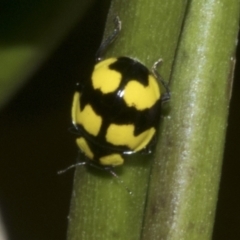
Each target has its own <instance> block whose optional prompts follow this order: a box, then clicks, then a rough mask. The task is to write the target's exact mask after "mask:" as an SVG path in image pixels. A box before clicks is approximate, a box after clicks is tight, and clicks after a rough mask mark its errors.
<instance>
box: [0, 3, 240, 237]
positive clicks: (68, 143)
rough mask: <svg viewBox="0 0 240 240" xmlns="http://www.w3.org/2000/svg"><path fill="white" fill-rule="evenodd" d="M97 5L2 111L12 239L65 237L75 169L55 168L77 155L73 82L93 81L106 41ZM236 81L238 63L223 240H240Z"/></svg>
mask: <svg viewBox="0 0 240 240" xmlns="http://www.w3.org/2000/svg"><path fill="white" fill-rule="evenodd" d="M97 2H98V3H96V4H95V5H94V6H92V8H91V9H90V10H89V12H88V13H87V14H86V15H85V18H84V19H82V20H81V22H79V24H78V25H77V26H76V27H75V28H74V29H73V31H72V32H71V34H70V36H69V37H68V38H67V39H66V40H65V42H64V43H63V44H62V45H61V46H60V47H59V48H58V49H57V50H56V51H55V52H54V53H53V54H52V56H51V58H50V59H48V61H47V62H45V64H44V65H43V66H42V67H41V69H39V70H38V71H37V72H36V73H35V75H34V76H33V77H32V78H31V79H30V80H29V81H28V83H27V84H26V85H25V86H24V87H23V88H22V89H21V90H20V91H19V92H18V94H17V95H16V96H15V98H14V99H12V101H11V102H9V103H8V105H7V106H6V107H5V108H4V109H3V110H2V111H1V112H0V146H1V148H0V149H1V151H0V156H1V157H0V158H1V160H0V195H1V199H0V204H1V210H2V215H3V218H4V220H5V226H6V227H7V231H8V233H9V234H10V239H18V240H32V239H34V240H40V239H41V240H42V239H45V240H48V239H49V240H53V239H54V240H55V239H58V240H61V239H66V231H67V215H68V211H69V203H70V197H71V190H72V181H73V171H69V172H68V173H66V174H63V175H60V176H59V175H57V171H58V170H60V169H63V168H65V167H66V166H69V165H70V164H71V163H73V162H74V161H75V159H76V154H77V147H76V146H75V140H74V136H72V135H71V134H70V133H69V131H68V127H70V126H71V118H70V108H71V102H72V96H73V92H74V89H75V83H76V82H78V81H79V80H80V81H81V80H82V79H86V78H88V76H89V74H90V72H91V70H92V69H91V68H92V66H93V65H94V55H95V53H96V50H97V48H98V46H99V43H100V42H101V38H102V32H103V29H104V23H105V17H106V11H107V9H108V7H103V6H102V5H101V1H97ZM107 4H108V3H107ZM96 12H98V13H100V14H95V13H96ZM237 55H239V51H238V54H237ZM238 78H239V63H238V62H237V65H236V73H235V82H234V86H233V95H232V100H231V106H230V115H229V127H228V131H227V139H226V149H225V154H224V162H223V173H222V180H221V186H220V195H219V202H218V207H217V214H216V224H215V228H214V235H213V239H218V240H221V239H224V240H225V239H240V228H239V224H240V207H239V206H240V204H239V202H240V195H239V183H240V174H239V167H240V166H239V161H238V157H239V155H240V147H239V134H240V127H239V125H238V123H239V122H240V121H239V120H240V119H239V118H240V115H239V111H238V107H237V106H238V102H239V101H240V99H239V98H240V95H239V94H238V93H239V91H240V84H239V81H238Z"/></svg>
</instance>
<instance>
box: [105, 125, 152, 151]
mask: <svg viewBox="0 0 240 240" xmlns="http://www.w3.org/2000/svg"><path fill="white" fill-rule="evenodd" d="M155 131H156V130H155V128H153V127H152V128H150V129H148V130H146V131H144V132H142V133H141V134H139V135H137V136H134V125H131V124H129V125H117V124H111V125H110V126H109V128H108V129H107V134H106V140H107V141H108V142H109V143H112V144H114V145H126V146H128V147H129V148H131V149H132V150H134V151H136V152H137V151H140V150H141V149H143V148H144V147H146V146H147V144H148V143H149V142H150V140H151V139H152V137H153V135H154V134H155Z"/></svg>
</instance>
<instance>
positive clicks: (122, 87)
mask: <svg viewBox="0 0 240 240" xmlns="http://www.w3.org/2000/svg"><path fill="white" fill-rule="evenodd" d="M120 29H121V22H120V20H119V18H118V17H116V19H115V30H114V32H113V34H112V35H111V36H109V37H108V38H107V40H106V41H105V42H103V44H102V45H101V46H100V48H99V50H98V52H97V55H96V60H97V64H96V65H95V67H94V70H93V72H92V76H91V79H89V81H86V82H85V84H84V85H80V84H79V85H78V87H79V89H78V90H77V91H76V92H75V93H74V98H73V104H72V122H73V125H74V128H75V130H76V132H77V134H78V135H79V137H78V138H77V140H76V142H77V145H78V147H79V149H80V151H81V152H82V153H83V154H84V155H85V160H84V161H81V162H79V163H77V164H75V165H73V166H78V165H84V164H87V165H91V166H95V167H97V168H101V169H105V170H109V171H110V172H111V173H113V171H112V167H115V166H119V165H122V164H123V163H124V155H126V154H134V153H136V152H140V151H144V152H147V153H149V152H151V146H152V145H154V144H153V142H154V140H155V135H156V131H157V126H158V123H159V118H160V113H161V103H162V102H163V101H165V100H168V99H169V98H170V92H169V90H168V87H167V86H166V84H165V83H164V82H163V81H162V80H161V78H160V75H159V74H158V72H157V70H156V67H157V65H158V64H159V63H160V62H161V60H159V61H157V62H156V63H155V64H154V65H153V68H152V71H149V70H148V68H146V67H145V66H144V65H143V64H142V63H140V62H139V61H137V60H135V59H133V58H129V57H117V58H108V59H106V60H102V57H101V56H102V54H103V52H104V51H105V50H106V48H107V46H108V45H109V44H111V43H112V42H113V41H114V40H115V39H116V37H117V35H118V33H119V32H120ZM160 82H161V83H162V85H163V86H164V87H165V89H166V93H165V94H163V95H162V96H161V91H160ZM73 166H71V167H73Z"/></svg>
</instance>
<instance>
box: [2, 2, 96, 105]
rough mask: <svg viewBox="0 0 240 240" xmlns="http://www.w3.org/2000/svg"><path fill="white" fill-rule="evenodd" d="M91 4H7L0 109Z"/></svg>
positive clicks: (3, 25)
mask: <svg viewBox="0 0 240 240" xmlns="http://www.w3.org/2000/svg"><path fill="white" fill-rule="evenodd" d="M92 3H93V0H91V1H73V0H72V1H56V0H50V1H33V2H31V1H28V2H27V3H26V2H24V1H23V2H21V3H20V2H19V3H18V2H14V4H11V3H10V2H9V3H8V4H6V8H4V12H3V14H2V15H1V26H0V32H1V36H0V107H1V106H3V105H4V103H6V102H7V101H8V99H10V97H11V96H12V95H14V93H15V92H16V91H17V90H18V89H19V88H20V87H21V86H22V84H23V83H24V82H25V81H26V80H27V78H28V77H29V76H30V75H31V74H32V73H33V72H34V71H35V69H36V68H37V67H38V66H39V65H40V64H41V63H42V62H43V61H44V60H45V59H46V58H47V56H49V54H50V53H51V52H52V51H53V49H54V48H56V47H57V46H58V45H59V44H60V43H61V41H62V40H63V38H64V36H66V34H67V33H68V32H69V31H70V29H71V28H72V27H73V26H74V23H75V22H76V21H77V20H79V18H80V17H81V16H83V14H84V12H85V11H86V10H87V8H88V7H90V6H91V4H92Z"/></svg>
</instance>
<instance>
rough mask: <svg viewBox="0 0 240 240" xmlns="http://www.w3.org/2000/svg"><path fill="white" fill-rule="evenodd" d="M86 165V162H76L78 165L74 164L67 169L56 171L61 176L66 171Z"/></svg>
mask: <svg viewBox="0 0 240 240" xmlns="http://www.w3.org/2000/svg"><path fill="white" fill-rule="evenodd" d="M86 164H87V162H78V163H75V164H73V165H71V166H69V167H67V168H65V169H63V170H60V171H58V172H57V173H58V174H63V173H65V172H67V171H68V170H70V169H72V168H76V167H78V166H83V165H86Z"/></svg>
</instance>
